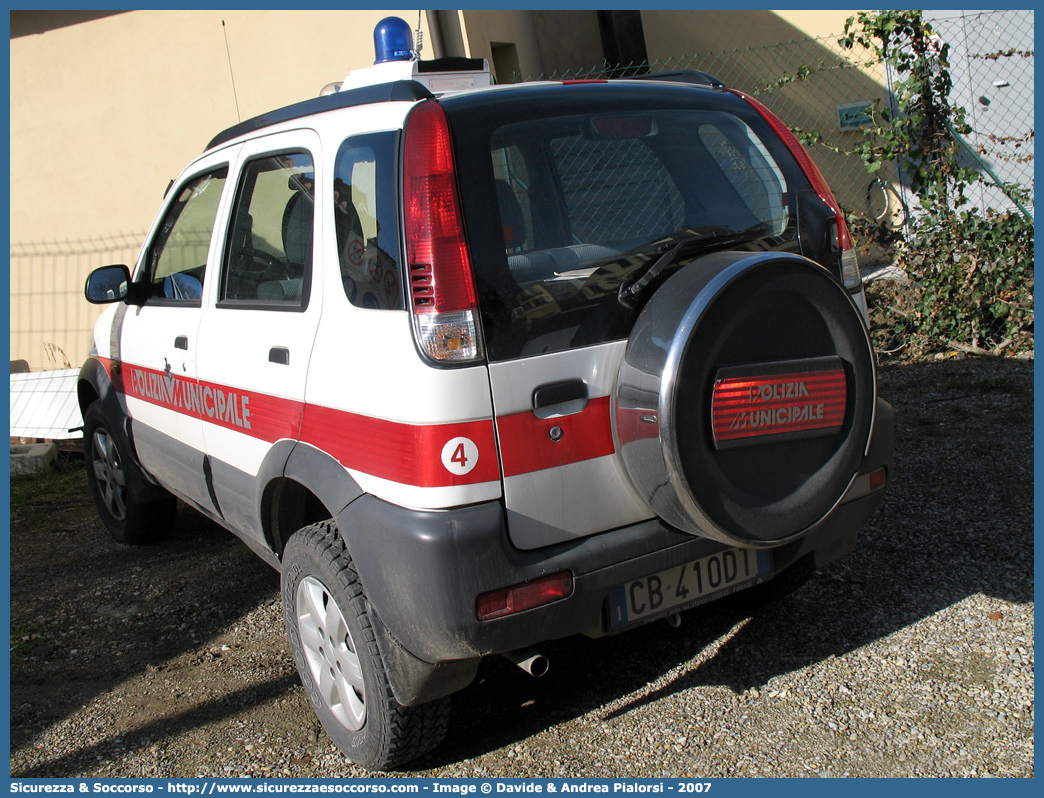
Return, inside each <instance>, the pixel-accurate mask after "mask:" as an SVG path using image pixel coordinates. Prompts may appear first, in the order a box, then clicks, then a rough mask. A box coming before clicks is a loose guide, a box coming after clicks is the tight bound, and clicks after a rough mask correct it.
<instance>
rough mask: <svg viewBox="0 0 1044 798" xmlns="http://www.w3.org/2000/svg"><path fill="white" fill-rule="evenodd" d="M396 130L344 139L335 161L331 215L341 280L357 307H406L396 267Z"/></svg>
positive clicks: (346, 293)
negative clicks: (332, 211) (334, 229)
mask: <svg viewBox="0 0 1044 798" xmlns="http://www.w3.org/2000/svg"><path fill="white" fill-rule="evenodd" d="M397 149H398V146H397V139H396V134H395V133H390V132H389V133H370V134H367V135H363V136H353V137H352V138H350V139H347V140H346V141H345V142H344V143H343V144H342V145H341V148H340V150H338V152H337V162H336V164H335V166H334V190H333V197H332V198H331V201H332V202H333V205H334V221H335V228H336V231H337V259H338V262H339V264H340V269H341V283H342V285H343V286H344V293H345V295H346V296H347V297H348V300H349V301H350V302H351V303H352V304H353V305H356V306H358V307H361V308H370V309H374V310H378V309H402V308H403V307H405V305H404V304H403V303H404V299H403V291H402V274H401V270H400V267H399V238H398V213H397V211H396V196H397V192H396V190H395V186H396V179H395V164H396V152H397Z"/></svg>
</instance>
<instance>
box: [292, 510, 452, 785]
mask: <svg viewBox="0 0 1044 798" xmlns="http://www.w3.org/2000/svg"><path fill="white" fill-rule="evenodd" d="M282 594H283V614H284V619H285V621H286V628H287V633H288V635H289V638H290V648H291V649H292V651H293V655H294V661H295V663H296V664H297V670H298V673H299V674H300V676H301V683H302V684H303V685H304V688H305V691H306V692H307V693H308V698H309V699H310V700H311V702H312V707H313V709H315V712H316V714H317V715H318V716H319V720H320V721H321V722H322V724H323V728H324V729H326V733H327V734H328V735H329V736H330V739H332V740H333V742H334V743H335V744H336V745H337V747H338V748H340V749H341V750H342V751H343V752H344V753H345V755H346V756H347V757H348V758H349V759H351V760H352V761H353V762H355V763H356V764H357V765H360V766H362V767H364V768H367V769H369V770H390V769H391V768H394V767H396V766H398V765H402V764H404V763H406V762H408V761H410V760H411V759H415V758H417V757H419V756H421V755H422V754H425V753H427V752H428V751H430V750H432V749H433V748H435V747H436V746H437V745H438V744H439V743H440V742H442V739H443V737H445V735H446V729H447V726H448V721H449V699H448V698H442V699H438V700H436V701H432V702H431V703H428V704H421V705H419V706H414V707H404V706H402V705H401V704H399V703H398V702H397V701H396V700H395V697H394V696H393V695H392V690H391V685H390V684H389V681H388V674H387V671H386V670H385V667H384V663H383V661H382V659H381V655H380V651H379V650H378V648H377V641H376V637H375V634H374V630H373V626H372V623H371V620H370V612H371V609H370V606H369V603H368V601H367V600H366V594H365V593H364V592H363V588H362V584H361V583H360V581H359V575H358V574H357V573H356V571H355V565H354V563H353V562H352V559H351V557H350V556H349V554H348V552H347V550H346V548H345V546H344V542H343V541H342V540H341V537H340V535H339V534H338V533H337V527H336V524H335V523H334V521H333V520H328V521H324V522H322V523H319V524H313V525H311V526H308V527H305V528H304V529H301V530H299V531H298V532H297V533H295V534H294V536H293V537H292V538H290V541H289V542H288V543H287V546H286V551H285V553H284V555H283V575H282Z"/></svg>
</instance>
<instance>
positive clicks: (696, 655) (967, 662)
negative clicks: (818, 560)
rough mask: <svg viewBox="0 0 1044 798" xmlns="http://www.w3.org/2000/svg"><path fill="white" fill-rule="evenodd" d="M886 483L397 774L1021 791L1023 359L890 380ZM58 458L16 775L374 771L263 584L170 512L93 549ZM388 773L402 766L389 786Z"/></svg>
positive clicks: (31, 566) (26, 557)
mask: <svg viewBox="0 0 1044 798" xmlns="http://www.w3.org/2000/svg"><path fill="white" fill-rule="evenodd" d="M880 383H881V393H882V395H884V396H886V397H888V398H889V399H891V400H892V401H893V403H894V405H895V407H896V411H897V419H898V430H897V453H896V464H895V474H894V477H893V480H892V483H891V486H890V489H889V494H888V496H887V498H886V499H885V502H884V504H883V505H882V507H881V509H880V511H879V512H878V514H877V515H876V517H875V518H874V520H873V521H872V522H871V523H870V524H869V525H868V526H867V527H866V529H865V530H864V533H863V535H862V538H861V542H860V545H859V547H858V549H857V550H856V552H855V553H854V554H853V555H851V556H850V557H849V558H848V559H846V560H845V561H844V562H843V563H841V564H840V565H838V566H836V567H834V568H832V569H830V570H827V571H823V572H819V573H817V574H815V576H814V577H813V578H812V580H811V581H810V582H809V583H808V584H807V585H805V586H804V587H803V588H802V589H801V590H799V591H798V592H797V593H795V594H794V595H792V596H791V597H789V598H788V599H785V600H783V601H781V602H779V603H777V604H775V605H773V606H770V607H768V608H766V609H764V610H761V611H759V612H758V613H756V614H755V615H753V616H752V617H750V616H747V615H745V614H743V613H741V612H740V611H739V610H738V609H737V608H736V607H735V606H732V605H729V604H720V603H719V605H710V606H707V607H703V608H700V609H697V610H693V611H690V612H688V613H685V614H684V615H683V623H682V626H681V627H680V628H678V629H674V628H672V627H670V626H668V625H667V624H666V623H657V624H653V625H650V626H648V627H645V628H642V629H639V630H637V631H635V632H632V633H630V634H626V635H621V636H619V637H616V638H612V639H603V640H597V641H592V640H586V639H570V640H563V641H557V642H554V643H551V644H548V645H546V646H544V647H542V653H544V654H546V655H547V657H548V659H549V660H550V664H551V671H550V673H549V674H548V675H547V676H546V677H544V678H542V679H532V678H530V677H528V676H526V675H525V674H523V673H522V672H521V671H519V670H518V669H516V668H514V667H513V666H511V665H509V664H507V663H506V662H505V661H503V660H500V659H495V660H490V661H488V662H487V663H484V665H483V667H482V668H481V669H480V672H479V678H478V679H477V680H476V681H475V683H474V684H472V685H471V686H470V687H469V688H467V689H466V690H464V691H462V692H461V693H459V694H457V695H456V696H455V697H454V705H453V721H452V726H451V731H450V736H449V738H448V739H447V741H446V742H445V743H444V744H443V745H442V746H441V747H440V748H439V749H437V750H436V751H435V752H434V753H433V754H431V755H429V756H427V757H425V758H424V759H422V760H420V761H418V762H416V763H414V765H413V767H412V769H410V770H409V771H405V772H404V773H403V774H400V775H410V776H433V777H452V776H469V777H477V776H496V777H522V776H539V777H555V776H562V777H565V776H591V777H616V776H619V777H663V776H667V777H671V776H678V777H681V776H699V777H725V776H870V777H875V776H892V777H906V776H1019V777H1028V776H1033V775H1034V773H1033V756H1034V746H1033V729H1034V722H1033V720H1034V719H1033V712H1034V709H1033V687H1034V683H1033V364H1032V361H1029V362H1027V361H1021V362H1019V361H1014V362H1013V361H995V360H991V361H987V360H956V359H953V360H951V359H947V360H941V361H936V362H931V363H923V364H917V365H908V366H902V367H895V368H891V369H888V370H885V371H883V372H882V374H881V379H880ZM80 467H81V465H80V463H78V462H76V461H75V458H72V459H71V460H69V461H67V462H66V463H65V464H64V469H63V470H62V471H60V472H59V473H57V474H56V475H53V476H51V477H49V478H45V479H40V480H35V481H31V482H14V483H12V485H11V489H12V519H11V772H12V775H13V776H15V777H63V776H78V777H95V778H105V777H120V776H125V777H196V776H211V777H213V776H217V777H235V776H253V777H260V776H293V777H334V776H362V775H369V774H365V773H364V772H362V771H360V770H359V769H358V768H356V767H354V766H353V765H351V764H350V763H348V762H347V761H346V760H345V759H344V757H343V756H342V755H341V754H340V753H339V752H337V750H336V749H334V748H333V746H332V744H331V743H330V741H329V740H328V739H327V737H326V736H325V734H324V733H323V732H322V731H321V729H320V728H319V726H318V723H317V721H316V720H315V718H314V716H313V714H312V712H311V710H310V708H309V706H308V703H307V700H306V699H305V697H304V695H303V694H302V691H301V689H300V687H299V685H298V681H297V677H296V673H295V671H294V666H293V661H292V659H291V656H290V653H289V650H288V646H287V644H286V642H285V640H284V630H283V625H282V620H281V616H280V609H279V589H278V576H277V574H276V573H275V571H273V570H271V569H270V568H269V567H268V566H266V565H264V564H263V563H262V562H261V561H260V560H259V559H257V558H256V557H255V556H254V555H252V554H251V553H250V552H249V551H248V550H247V549H246V547H245V546H243V545H242V544H240V543H239V542H238V541H236V540H235V539H234V538H233V537H232V536H231V535H229V534H228V533H226V532H224V531H223V530H221V529H219V528H218V527H216V526H214V525H212V524H210V523H209V522H207V521H205V520H204V519H202V518H201V517H199V516H198V515H196V514H194V513H192V512H191V511H189V510H186V509H184V508H182V511H181V514H180V520H179V522H178V525H177V528H176V530H175V533H174V535H173V536H172V537H171V538H170V539H169V540H168V541H166V542H164V543H163V544H160V545H155V546H149V547H144V548H127V547H121V546H117V545H115V544H113V543H112V542H110V541H109V540H108V538H106V536H105V534H104V531H103V528H102V526H101V524H100V522H99V521H98V520H97V518H96V516H95V514H94V511H93V508H92V507H91V505H90V499H89V496H88V494H87V491H86V488H85V486H84V484H83V478H82V476H81V474H80V471H79V469H80ZM393 775H395V774H393Z"/></svg>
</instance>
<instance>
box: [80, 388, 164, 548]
mask: <svg viewBox="0 0 1044 798" xmlns="http://www.w3.org/2000/svg"><path fill="white" fill-rule="evenodd" d="M83 462H84V466H85V468H86V470H87V483H88V485H89V486H90V490H91V495H92V496H93V497H94V503H95V505H96V506H97V508H98V514H99V515H100V516H101V519H102V523H104V524H105V528H106V530H108V532H109V535H110V536H111V537H112V539H113V540H115V541H116V542H117V543H127V544H132V545H137V544H141V543H151V542H152V541H154V540H158V539H160V538H162V537H163V536H164V535H165V534H166V533H167V532H168V531H169V530H170V527H171V525H172V524H173V521H174V513H175V510H176V508H177V500H176V499H175V498H174V497H173V496H171V495H170V494H167V495H163V494H162V493H159V492H158V491H157V495H160V496H161V498H158V499H151V500H148V501H146V500H143V499H142V498H141V496H143V495H144V493H145V490H146V488H145V485H144V477H142V475H141V472H140V471H139V470H138V468H137V466H136V465H135V464H134V462H133V461H132V460H131V459H130V457H129V456H128V453H127V452H125V451H123V447H122V445H121V444H120V443H119V441H118V440H117V438H116V436H115V435H113V433H112V428H111V426H110V424H109V420H108V419H107V418H106V416H105V412H104V411H103V410H102V405H101V402H100V401H99V402H94V403H93V404H92V405H91V406H90V407H88V408H87V412H86V413H85V414H84V417H83Z"/></svg>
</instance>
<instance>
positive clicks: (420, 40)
mask: <svg viewBox="0 0 1044 798" xmlns="http://www.w3.org/2000/svg"><path fill="white" fill-rule="evenodd" d="M421 13H422V12H421V11H418V12H417V29H416V30H415V31H414V32H413V60H414V61H419V60H420V51H421V50H422V49H424V31H422V30H421Z"/></svg>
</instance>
